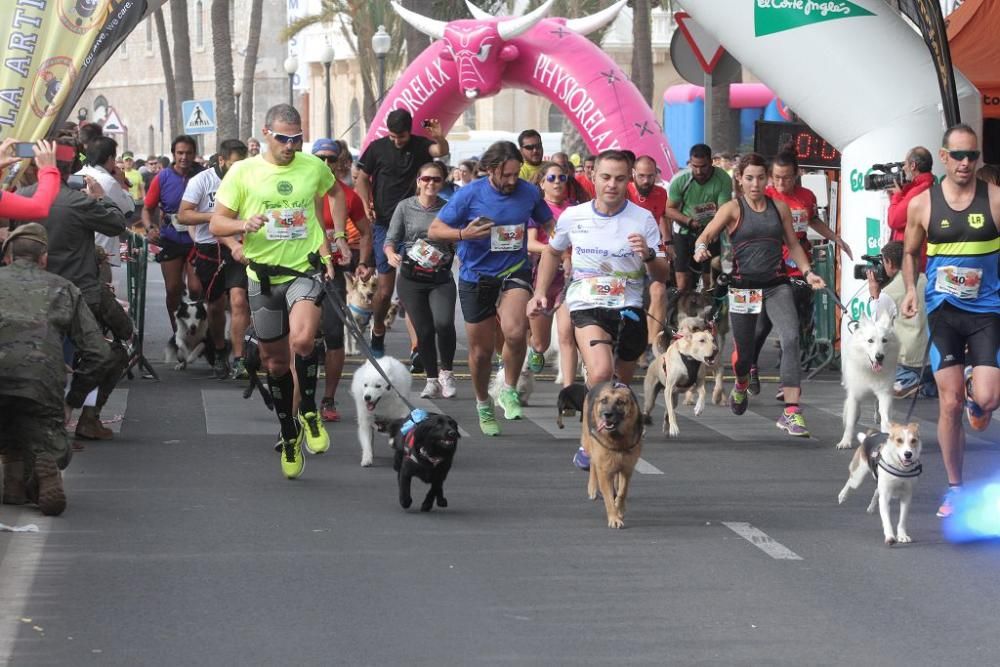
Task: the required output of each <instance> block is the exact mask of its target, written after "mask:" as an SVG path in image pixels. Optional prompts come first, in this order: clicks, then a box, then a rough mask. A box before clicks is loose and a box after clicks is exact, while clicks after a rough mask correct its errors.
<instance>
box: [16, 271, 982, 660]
mask: <svg viewBox="0 0 1000 667" xmlns="http://www.w3.org/2000/svg"><path fill="white" fill-rule="evenodd" d="M153 268H154V270H155V267H153ZM160 290H162V285H161V284H159V283H158V282H157V281H155V280H152V281H151V284H150V294H151V296H150V305H149V311H148V312H149V315H148V317H149V319H150V335H149V344H148V346H147V350H148V352H149V355H150V357H151V358H153V360H154V362H155V361H156V357H158V356H159V354H158V350H160V349H161V348H162V344H163V342H164V340H165V337H166V324H165V322H166V318H165V316H164V315H163V314H162V306H161V305H160V304H162V301H161V299H162V296H161V294H162V292H161V291H160ZM404 339H405V336H404V334H403V333H402V327H397V329H396V331H395V332H394V333H393V334H392V335H391V337H390V351H396V352H400V351H402V349H404V347H405V340H404ZM463 355H464V352H460V355H459V356H460V357H461V356H463ZM765 366H767V364H765ZM157 369H158V371H159V372H160V375H161V379H162V381H161V382H158V383H157V382H152V381H150V380H144V379H136V380H133V381H125V382H123V383H122V385H121V388H120V389H119V390H118V391H117V392H116V394H115V396H114V398H113V402H112V404H111V405H110V406H109V409H108V410H107V411H106V412H107V414H106V415H105V417H108V416H112V415H113V414H115V413H116V412H117V413H120V414H123V415H124V419H123V421H122V422H121V423H120V424H117V425H116V428H119V427H120V432H119V433H118V434H117V435H116V439H115V440H114V441H111V442H106V443H88V444H87V446H86V450H85V451H83V452H80V453H79V454H78V455H77V456H76V457H75V458H74V460H73V465H72V466H71V468H70V469H69V470H68V471H67V475H66V487H67V492H68V495H69V506H68V509H67V511H66V513H65V514H64V515H63V516H61V517H58V518H54V519H49V518H45V517H42V516H41V515H40V514H38V513H37V512H36V511H34V510H29V509H20V508H12V507H6V506H4V507H2V508H0V522H2V523H5V524H8V525H17V526H20V525H25V524H29V523H34V524H36V525H37V526H38V527H39V532H38V533H8V532H0V559H2V560H0V664H11V665H30V666H35V665H81V666H83V665H100V666H105V665H165V666H167V665H170V666H173V665H208V664H212V665H278V664H287V665H333V664H336V665H399V664H406V665H466V664H490V665H493V664H532V665H535V664H538V665H541V664H544V665H562V664H567V665H569V664H574V665H578V664H611V663H617V664H638V663H648V664H669V665H852V664H876V665H943V664H947V665H986V664H995V663H996V656H997V655H1000V620H998V602H997V600H998V599H1000V583H998V581H1000V577H998V576H997V573H998V571H1000V568H998V564H1000V546H998V545H996V544H980V545H973V546H966V547H958V546H953V545H950V544H948V543H947V542H945V541H944V540H943V539H942V537H941V533H940V529H939V520H938V519H937V518H935V517H934V511H935V509H936V507H937V504H938V501H939V499H940V493H941V491H942V490H943V488H944V486H945V476H944V472H943V469H942V466H941V461H940V453H939V450H938V448H937V446H936V443H935V435H934V425H933V422H934V419H935V415H936V410H937V408H936V403H934V402H932V401H926V400H923V401H920V402H919V403H918V406H917V412H916V415H917V417H918V418H919V419H920V420H921V423H922V427H923V428H922V434H923V437H924V451H925V454H924V471H925V473H924V475H923V476H922V477H921V478H920V479H919V482H918V484H917V487H916V492H915V499H914V509H913V513H912V515H911V520H910V534H911V535H912V536H913V538H914V540H915V541H914V542H913V543H912V544H909V545H903V546H898V547H895V548H891V549H890V548H887V547H885V546H884V545H883V543H882V534H881V527H880V524H879V520H878V518H877V515H876V516H871V515H867V514H865V511H864V510H865V507H866V506H867V502H868V499H869V498H870V493H871V491H872V486H871V485H870V483H868V484H866V486H865V487H863V488H862V490H861V491H860V492H858V493H857V494H856V495H854V496H852V497H851V498H850V499H849V500H848V502H847V503H845V505H844V506H838V504H837V502H836V496H837V492H838V491H839V490H840V488H841V486H842V485H843V483H844V480H845V479H846V475H847V462H848V460H849V457H850V454H849V453H847V452H842V451H837V450H836V449H834V444H835V443H836V442H837V441H838V439H839V435H840V431H841V427H840V417H839V416H838V415H839V413H840V403H841V402H842V400H843V393H842V390H841V388H840V386H839V383H838V379H837V377H836V376H834V375H825V376H821V377H820V378H819V379H817V380H815V381H811V382H809V383H808V384H806V385H805V388H804V394H805V395H804V400H803V403H804V405H805V411H806V413H805V414H806V416H807V419H808V423H809V426H810V428H811V430H812V432H813V437H812V438H810V439H807V440H799V439H792V438H789V437H787V436H785V435H784V434H783V433H781V432H779V431H778V430H777V429H776V428H775V427H774V420H775V418H776V417H777V416H778V413H779V409H780V406H779V404H778V403H777V402H775V401H774V400H773V394H774V388H775V387H774V385H773V384H768V383H765V385H764V391H763V392H762V394H761V396H759V397H757V398H756V399H754V400H752V401H751V405H750V410H749V411H748V413H747V414H745V415H744V416H742V417H735V416H733V415H731V414H730V413H729V410H728V409H727V408H721V407H715V406H710V407H708V408H707V409H706V411H705V414H703V415H702V416H701V417H700V418H694V417H693V415H692V413H691V408H681V410H680V414H681V423H680V428H681V436H680V438H679V439H676V440H670V441H668V440H667V439H666V438H665V436H663V435H662V434H661V433H660V432H659V415H661V414H662V410H663V408H662V401H661V403H660V407H659V409H658V411H657V425H656V426H655V427H653V428H652V429H650V431H649V432H648V434H647V438H646V441H645V445H644V450H643V460H644V463H643V465H642V466H641V467H640V471H639V472H638V473H637V474H636V476H635V478H634V479H633V486H632V491H631V496H630V503H629V512H628V515H627V517H626V529H625V530H622V531H613V530H609V529H608V528H607V527H606V521H605V518H604V514H603V507H602V506H600V505H599V504H595V503H591V502H590V501H588V500H587V499H586V475H585V474H583V473H581V472H580V471H578V470H576V469H575V468H574V467H573V466H572V465H571V463H570V458H571V456H572V454H573V451H574V450H575V448H576V445H577V442H578V437H579V426H578V425H577V424H576V423H575V422H572V420H571V424H570V425H568V426H567V428H566V430H565V431H559V430H558V429H557V428H556V427H555V424H554V416H555V415H554V412H555V410H554V399H555V394H556V389H555V386H554V385H553V384H552V383H551V382H539V383H538V385H537V389H536V392H535V394H534V396H533V397H532V400H531V402H530V405H531V406H532V407H531V408H529V409H528V410H527V411H526V412H527V414H526V417H527V418H526V419H525V420H523V421H520V422H503V423H502V427H503V429H504V431H503V436H502V437H500V438H495V439H486V438H484V437H482V436H480V435H479V429H478V426H477V424H476V422H475V418H474V402H473V400H472V398H471V386H470V383H469V382H468V380H463V381H462V382H461V383H460V387H459V390H460V393H459V396H458V398H456V399H452V400H447V401H445V400H438V401H435V403H436V404H437V406H438V407H439V408H441V409H442V410H446V411H447V412H449V413H450V414H452V415H453V416H454V417H455V418H456V419H457V420H458V421H459V423H460V424H461V425H462V426H463V427H464V429H465V430H466V431H468V432H469V434H470V435H468V437H463V438H462V440H461V442H460V444H459V450H458V454H457V458H456V463H455V466H454V468H453V470H452V473H451V476H450V478H449V479H448V482H447V484H446V487H445V490H446V494H447V497H448V499H449V501H450V507H448V508H447V509H445V510H439V509H435V510H434V511H433V512H431V513H429V514H421V513H419V512H418V511H415V510H412V511H409V512H406V511H403V510H402V509H400V507H399V505H398V503H397V500H396V487H395V479H394V474H393V472H392V468H391V456H390V449H389V447H388V445H387V444H386V443H385V441H384V440H379V441H378V443H377V445H378V446H377V448H376V461H375V466H374V467H372V468H367V469H363V468H361V467H360V466H359V465H358V464H359V460H360V451H359V447H358V445H357V439H356V436H355V432H354V431H355V427H354V425H353V416H354V413H353V406H352V405H351V404H350V401H349V400H347V396H346V394H342V396H341V398H342V400H341V407H342V411H343V414H344V421H342V422H340V423H339V424H331V425H329V431H330V433H331V436H332V440H333V443H334V444H333V448H332V451H331V452H330V453H328V454H326V455H324V456H322V457H310V458H309V459H308V460H307V463H306V469H305V474H304V475H303V477H302V478H301V479H299V480H297V481H288V480H286V479H284V478H283V477H282V475H281V473H280V470H279V466H278V460H277V455H276V454H275V453H274V452H273V450H272V449H271V445H272V443H273V442H274V435H275V431H276V428H275V425H274V422H273V421H272V419H273V417H272V416H271V415H270V413H267V412H266V410H264V408H263V406H262V404H261V403H260V402H259V401H256V400H255V401H243V400H242V398H241V397H240V392H241V390H242V384H241V383H236V382H226V381H217V380H212V379H210V370H209V369H208V367H207V366H205V365H204V364H199V365H197V366H195V367H194V368H192V369H189V370H188V371H187V372H175V371H173V370H172V369H167V368H166V367H165V366H163V365H162V364H158V365H157ZM414 386H415V388H417V389H418V390H419V387H420V386H422V384H421V382H420V381H416V382H415V385H414ZM906 407H907V406H905V405H903V404H902V403H897V406H896V412H897V414H899V413H900V412H901V411H905V409H906ZM867 412H870V410H868V411H867ZM866 419H867V420H868V421H869V422H870V419H871V417H870V416H867V417H866ZM998 442H1000V426H998V425H997V424H996V423H994V424H993V425H991V429H990V430H989V431H988V432H987V433H985V434H977V435H976V437H975V438H970V445H969V449H968V454H967V457H966V469H967V471H968V477H969V479H975V478H979V477H983V476H986V475H987V474H989V473H990V472H991V471H995V470H997V469H998V468H1000V445H998ZM424 489H425V487H424V485H422V484H421V483H418V482H417V483H415V488H414V491H415V492H414V496H415V498H417V499H418V504H419V499H420V498H421V497H422V495H421V494H423V493H424Z"/></svg>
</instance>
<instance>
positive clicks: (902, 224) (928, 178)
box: [889, 173, 934, 241]
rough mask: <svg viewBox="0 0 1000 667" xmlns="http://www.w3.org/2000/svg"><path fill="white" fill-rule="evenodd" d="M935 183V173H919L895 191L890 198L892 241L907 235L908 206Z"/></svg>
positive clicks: (899, 239) (900, 239)
mask: <svg viewBox="0 0 1000 667" xmlns="http://www.w3.org/2000/svg"><path fill="white" fill-rule="evenodd" d="M932 185H934V174H930V173H924V174H917V176H916V178H914V179H913V180H912V181H910V182H909V183H907V184H906V185H904V186H903V187H902V188H901V189H900V190H898V191H896V192H893V193H892V196H891V197H890V199H889V229H891V230H892V236H890V238H889V240H890V241H902V240H903V237H904V236H905V235H906V208H907V207H908V206H909V205H910V202H911V201H912V200H913V198H914V197H916V196H917V195H919V194H920V193H921V192H923V191H924V190H927V189H929V188H930V187H931V186H932Z"/></svg>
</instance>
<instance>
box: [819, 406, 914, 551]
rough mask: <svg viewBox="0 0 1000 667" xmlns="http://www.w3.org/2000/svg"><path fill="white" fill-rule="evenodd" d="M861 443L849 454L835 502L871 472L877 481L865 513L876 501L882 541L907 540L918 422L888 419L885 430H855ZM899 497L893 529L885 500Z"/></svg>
mask: <svg viewBox="0 0 1000 667" xmlns="http://www.w3.org/2000/svg"><path fill="white" fill-rule="evenodd" d="M858 440H859V441H860V442H861V447H858V448H857V449H856V450H855V451H854V456H853V458H851V463H850V466H849V467H848V470H850V475H849V476H848V478H847V483H846V484H844V488H843V489H841V490H840V494H839V495H838V496H837V502H838V503H843V502H844V500H846V499H847V494H849V493H850V492H851V490H852V489H857V488H858V487H860V486H861V484H862V483H863V482H864V481H865V477H867V476H868V475H872V476H873V477H875V482H876V484H877V486H876V488H875V495H874V496H872V501H871V503H869V504H868V513H869V514H871V513H872V512H874V511H875V503H876V502H877V503H878V509H879V514H880V515H881V517H882V533H883V534H884V535H885V543H886V544H887V545H888V546H892V545H893V544H895V543H896V542H900V543H902V544H905V543H907V542H910V541H911V539H910V535H909V534H908V533H907V532H906V517H907V515H908V514H909V513H910V498H912V497H913V483H914V482H916V481H917V477H919V476H920V473H921V471H922V469H923V468H922V466H921V465H920V451H921V444H920V425H919V424H917V422H912V423H910V424H907V425H905V426H904V425H903V424H895V423H892V424H890V425H889V433H888V435H886V434H885V433H878V432H876V431H869V432H868V433H867V434H860V433H859V434H858ZM893 498H899V523H898V524H897V525H896V532H895V533H893V530H892V521H891V519H890V516H889V502H890V501H891V500H892V499H893Z"/></svg>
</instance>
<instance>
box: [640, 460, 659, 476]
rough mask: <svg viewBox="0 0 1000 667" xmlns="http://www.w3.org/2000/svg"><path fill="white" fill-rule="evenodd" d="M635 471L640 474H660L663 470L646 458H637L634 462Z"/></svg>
mask: <svg viewBox="0 0 1000 667" xmlns="http://www.w3.org/2000/svg"><path fill="white" fill-rule="evenodd" d="M635 471H636V472H637V473H639V474H641V475H662V474H663V471H662V470H660V469H659V468H657V467H656V466H654V465H653V464H652V463H650V462H649V461H647V460H646V459H639V462H638V463H636V464H635Z"/></svg>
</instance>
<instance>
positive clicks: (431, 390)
mask: <svg viewBox="0 0 1000 667" xmlns="http://www.w3.org/2000/svg"><path fill="white" fill-rule="evenodd" d="M420 398H441V383H440V382H438V379H437V378H427V384H426V385H424V390H423V391H422V392H420Z"/></svg>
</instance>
